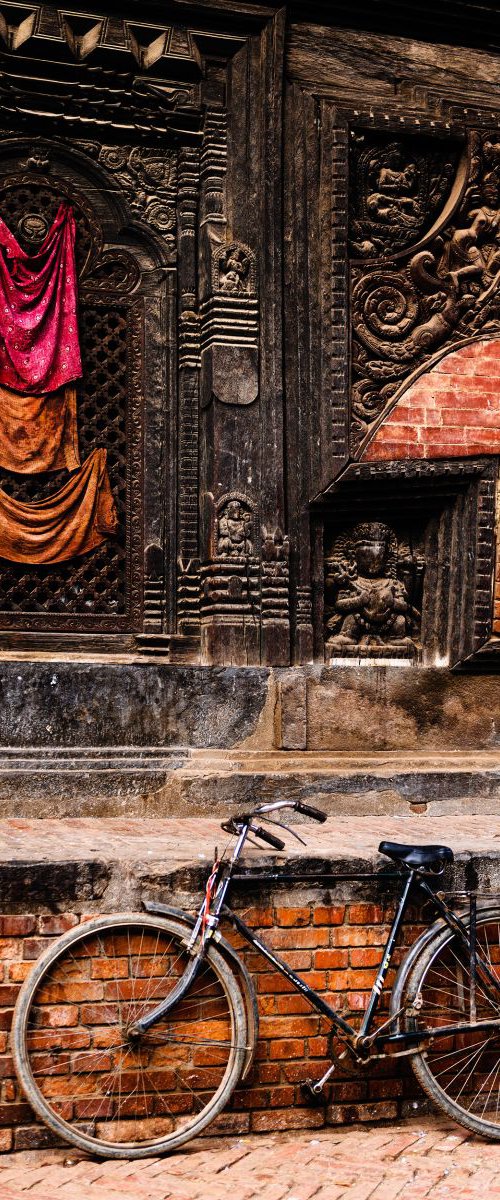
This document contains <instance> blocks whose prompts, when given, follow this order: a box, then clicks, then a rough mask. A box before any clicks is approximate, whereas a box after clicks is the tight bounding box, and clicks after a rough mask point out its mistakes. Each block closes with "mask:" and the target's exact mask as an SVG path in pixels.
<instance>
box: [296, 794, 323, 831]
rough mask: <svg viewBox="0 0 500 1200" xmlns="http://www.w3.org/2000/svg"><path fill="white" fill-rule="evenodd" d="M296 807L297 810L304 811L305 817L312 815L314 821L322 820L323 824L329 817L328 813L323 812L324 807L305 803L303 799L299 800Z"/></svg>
mask: <svg viewBox="0 0 500 1200" xmlns="http://www.w3.org/2000/svg"><path fill="white" fill-rule="evenodd" d="M294 808H295V809H296V810H297V812H299V813H302V816H303V817H311V820H313V821H321V824H322V825H323V824H324V822H325V821H326V820H327V819H328V813H326V812H323V809H321V808H313V806H312V804H303V802H302V800H297V801H296V802H295V804H294Z"/></svg>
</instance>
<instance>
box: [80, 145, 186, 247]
mask: <svg viewBox="0 0 500 1200" xmlns="http://www.w3.org/2000/svg"><path fill="white" fill-rule="evenodd" d="M81 148H82V149H83V150H85V151H86V152H87V153H89V154H91V155H92V157H93V158H95V159H97V161H98V162H99V163H100V164H101V165H102V166H103V167H105V168H106V169H107V170H108V171H110V172H111V174H112V175H114V176H116V179H117V182H118V184H119V186H120V187H121V188H122V189H123V191H124V193H125V195H126V197H127V200H128V203H129V206H130V209H131V211H132V213H133V214H134V216H136V217H137V218H138V219H139V220H141V221H144V222H145V223H146V224H148V225H150V226H151V228H152V229H154V230H155V232H156V233H158V234H159V235H160V236H161V237H162V238H163V239H164V241H165V242H166V243H167V245H168V247H169V249H170V251H171V252H172V254H173V253H174V250H175V229H176V218H175V203H176V194H177V154H176V152H175V151H173V150H162V151H161V153H160V152H159V151H157V150H154V149H151V148H149V147H143V146H134V147H132V148H130V146H102V145H99V143H98V142H84V143H82V145H81Z"/></svg>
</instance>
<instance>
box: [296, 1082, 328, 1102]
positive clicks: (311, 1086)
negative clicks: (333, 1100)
mask: <svg viewBox="0 0 500 1200" xmlns="http://www.w3.org/2000/svg"><path fill="white" fill-rule="evenodd" d="M300 1090H301V1093H302V1096H303V1097H304V1100H307V1103H308V1104H324V1103H325V1094H324V1091H323V1088H322V1087H321V1085H320V1086H319V1087H318V1085H317V1083H315V1081H314V1079H305V1080H304V1082H303V1083H301V1085H300Z"/></svg>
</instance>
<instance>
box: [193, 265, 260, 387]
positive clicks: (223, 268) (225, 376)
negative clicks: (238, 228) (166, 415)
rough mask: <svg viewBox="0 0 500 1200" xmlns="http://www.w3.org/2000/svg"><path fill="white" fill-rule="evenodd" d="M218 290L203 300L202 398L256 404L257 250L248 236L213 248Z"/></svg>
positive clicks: (257, 346)
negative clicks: (246, 239)
mask: <svg viewBox="0 0 500 1200" xmlns="http://www.w3.org/2000/svg"><path fill="white" fill-rule="evenodd" d="M211 274H212V295H211V296H209V298H208V299H207V300H205V301H204V302H203V304H202V305H201V310H200V311H201V365H202V381H201V396H202V404H203V405H205V406H206V405H208V404H209V403H210V401H211V400H213V399H216V400H220V402H221V403H222V404H235V405H245V404H252V403H253V402H254V400H256V399H257V396H258V391H259V319H258V318H259V312H258V300H257V291H256V287H257V285H256V270H255V254H254V253H253V251H252V250H250V248H249V247H248V246H245V245H244V244H243V243H242V242H231V243H229V244H225V243H222V244H220V245H218V246H216V247H215V248H213V249H212V273H211Z"/></svg>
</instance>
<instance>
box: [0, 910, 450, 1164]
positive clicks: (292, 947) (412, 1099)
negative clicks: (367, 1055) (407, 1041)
mask: <svg viewBox="0 0 500 1200" xmlns="http://www.w3.org/2000/svg"><path fill="white" fill-rule="evenodd" d="M241 914H242V916H243V917H244V919H245V920H246V921H247V923H248V924H249V925H251V926H253V927H254V928H257V929H259V930H261V931H262V935H263V937H264V939H265V940H266V941H268V942H269V944H270V945H271V946H273V947H274V948H275V949H276V950H277V952H278V953H279V954H282V955H283V957H285V958H286V960H287V961H288V962H289V964H290V965H291V966H292V967H294V968H296V969H297V970H298V971H299V972H300V974H302V975H303V976H304V978H305V979H306V980H307V981H308V982H309V983H310V984H311V985H312V986H313V987H314V988H316V989H317V990H319V991H321V992H323V993H325V995H326V996H327V997H328V999H329V1001H330V1002H331V1003H332V1005H333V1006H334V1007H335V1008H337V1009H338V1010H339V1011H342V1013H343V1014H344V1015H347V1016H351V1017H353V1018H358V1019H359V1017H360V1014H361V1013H362V1011H363V1009H364V1008H365V1006H366V1003H367V999H368V995H369V991H370V988H371V986H372V983H373V980H374V977H375V971H376V966H377V964H378V962H379V960H380V957H381V947H382V945H383V943H384V940H385V936H386V933H387V924H388V921H389V919H390V915H391V913H390V909H385V910H384V909H382V908H380V907H379V906H378V905H375V904H370V903H363V904H360V903H349V902H348V903H346V904H336V905H330V904H314V903H313V902H306V903H302V904H300V905H297V904H295V905H293V906H288V905H286V904H285V898H284V897H280V898H279V899H276V900H275V902H274V903H272V904H266V905H265V906H263V907H255V906H252V907H251V908H242V909H241ZM79 919H80V917H79V916H77V915H76V914H74V913H63V914H61V915H59V916H45V915H41V916H40V915H35V914H31V915H21V916H18V915H13V916H3V917H0V935H1V936H0V967H1V976H0V977H1V983H0V1150H2V1151H7V1150H9V1149H11V1147H12V1146H15V1147H16V1148H18V1149H25V1148H28V1147H34V1146H39V1145H48V1144H50V1143H51V1135H50V1134H49V1132H48V1131H47V1130H45V1127H44V1126H42V1125H41V1124H39V1123H38V1122H37V1121H36V1120H35V1117H34V1114H33V1113H32V1111H31V1108H30V1107H29V1105H28V1104H26V1102H25V1101H24V1098H23V1096H22V1094H21V1093H20V1091H19V1088H18V1084H17V1080H16V1078H15V1075H14V1071H13V1066H12V1060H11V1057H10V1054H9V1046H8V1031H9V1029H10V1023H11V1018H12V1008H13V1005H14V1003H15V1000H16V996H17V992H18V988H19V986H20V984H21V982H22V980H23V979H24V978H25V977H26V974H27V972H28V971H29V970H30V969H31V966H32V964H33V961H34V959H36V958H37V956H38V955H39V954H40V952H41V951H42V950H43V949H44V948H45V946H46V945H47V944H48V942H49V940H50V939H51V938H52V937H53V936H54V935H55V934H57V933H59V932H63V931H64V930H65V929H67V928H70V927H71V926H72V925H74V924H76V923H77V922H78V921H79ZM417 932H418V928H417V926H416V925H415V924H412V923H411V919H409V922H408V924H407V926H406V928H405V930H404V941H405V942H406V943H408V944H409V943H411V942H412V941H413V939H414V937H415V936H416V934H417ZM229 936H230V937H231V940H232V941H233V942H235V943H236V944H237V945H240V944H241V942H240V939H239V938H238V937H236V936H235V935H232V934H231V933H229ZM245 945H246V943H245ZM401 953H402V950H401V949H400V950H399V951H397V953H396V960H395V961H396V962H398V961H399V960H400V957H401ZM243 957H244V958H245V960H246V962H247V966H248V967H249V969H250V971H251V973H252V975H253V978H254V981H255V986H256V991H257V996H258V1004H259V1011H260V1022H261V1024H260V1040H259V1044H258V1048H257V1054H256V1058H255V1062H254V1065H253V1067H252V1071H251V1074H250V1076H249V1077H248V1079H247V1080H246V1081H245V1084H244V1085H243V1086H242V1088H241V1089H240V1090H239V1091H237V1092H236V1093H235V1094H234V1097H233V1102H232V1105H231V1111H230V1112H228V1114H227V1116H226V1118H225V1120H224V1125H223V1128H224V1129H225V1130H226V1131H227V1132H234V1133H238V1132H239V1133H243V1132H247V1131H250V1130H251V1131H255V1132H256V1131H259V1130H262V1131H264V1130H273V1129H295V1128H300V1127H312V1128H318V1127H320V1126H322V1125H325V1124H343V1123H349V1122H352V1121H357V1120H376V1119H384V1118H385V1119H388V1118H389V1119H394V1118H396V1117H399V1116H401V1115H405V1114H406V1113H408V1112H411V1111H413V1109H414V1108H415V1107H422V1108H425V1109H426V1108H427V1107H428V1105H427V1102H426V1101H424V1100H423V1098H422V1096H421V1093H420V1091H419V1088H418V1086H417V1084H416V1082H415V1081H414V1079H413V1076H412V1074H411V1071H410V1070H409V1069H408V1066H407V1064H405V1063H404V1060H400V1059H395V1060H393V1061H392V1062H378V1063H374V1064H373V1065H372V1066H371V1067H370V1068H369V1069H362V1070H351V1071H349V1072H348V1074H347V1075H339V1076H338V1077H337V1081H336V1082H335V1084H334V1087H333V1091H332V1093H331V1094H330V1099H329V1103H328V1105H327V1106H322V1107H320V1108H310V1107H307V1106H306V1105H305V1104H304V1101H303V1100H302V1096H301V1092H300V1083H301V1081H302V1080H303V1079H305V1078H307V1077H313V1078H319V1077H320V1076H321V1075H322V1074H323V1072H324V1071H325V1070H326V1068H327V1066H328V1064H329V1061H330V1060H329V1058H328V1037H327V1029H328V1023H327V1022H326V1021H325V1020H324V1019H323V1018H322V1017H320V1016H318V1015H316V1014H315V1013H314V1012H312V1011H311V1009H310V1007H309V1005H308V1004H307V1003H306V1002H305V1000H304V999H303V998H302V997H301V996H300V995H299V994H298V993H297V992H295V991H294V990H293V989H292V987H291V985H290V984H289V983H288V982H287V980H286V979H283V977H282V976H281V975H279V974H277V973H276V972H274V971H273V970H271V968H270V964H269V963H267V961H266V960H265V959H263V958H262V956H261V955H258V954H256V953H255V952H254V951H253V950H252V951H248V949H246V950H245V951H244V953H243ZM393 978H394V971H392V972H391V973H390V976H389V982H391V981H392V979H393ZM209 1132H210V1130H209Z"/></svg>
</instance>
